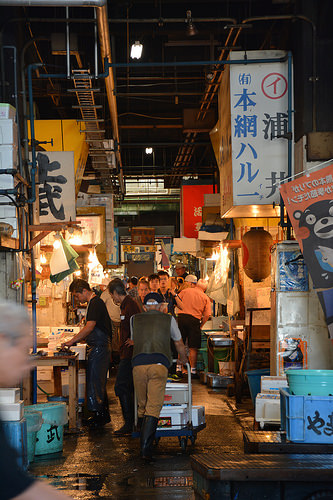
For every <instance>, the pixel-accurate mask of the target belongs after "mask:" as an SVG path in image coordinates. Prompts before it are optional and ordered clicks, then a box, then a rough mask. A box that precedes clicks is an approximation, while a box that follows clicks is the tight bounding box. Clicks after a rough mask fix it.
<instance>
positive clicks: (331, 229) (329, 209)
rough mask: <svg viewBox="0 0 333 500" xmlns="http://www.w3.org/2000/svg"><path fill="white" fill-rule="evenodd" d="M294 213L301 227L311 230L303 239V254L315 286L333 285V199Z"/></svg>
mask: <svg viewBox="0 0 333 500" xmlns="http://www.w3.org/2000/svg"><path fill="white" fill-rule="evenodd" d="M293 215H294V218H295V219H296V220H298V221H299V227H300V228H307V229H308V230H309V235H308V237H307V238H305V239H303V256H304V259H305V262H306V264H307V266H308V268H309V272H310V274H311V277H312V280H313V284H314V287H315V288H331V287H333V200H322V201H317V202H316V203H313V204H312V205H310V206H309V207H307V208H306V209H305V210H304V212H302V211H300V210H296V211H295V212H294V214H293Z"/></svg>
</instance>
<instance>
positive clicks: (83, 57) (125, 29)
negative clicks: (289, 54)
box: [0, 0, 328, 198]
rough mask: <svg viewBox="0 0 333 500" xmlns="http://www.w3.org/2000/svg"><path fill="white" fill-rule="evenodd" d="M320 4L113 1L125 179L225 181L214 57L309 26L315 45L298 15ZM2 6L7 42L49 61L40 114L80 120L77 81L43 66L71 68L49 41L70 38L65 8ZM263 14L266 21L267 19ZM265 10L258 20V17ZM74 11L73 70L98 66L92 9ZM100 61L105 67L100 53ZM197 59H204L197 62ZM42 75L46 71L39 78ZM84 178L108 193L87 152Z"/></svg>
mask: <svg viewBox="0 0 333 500" xmlns="http://www.w3.org/2000/svg"><path fill="white" fill-rule="evenodd" d="M0 3H1V2H0ZM315 4H316V2H315V1H314V0H304V1H298V0H290V1H288V0H246V1H243V0H216V1H215V0H206V1H198V0H191V1H190V2H183V1H179V0H171V1H163V0H159V1H158V0H152V1H149V0H133V1H131V2H126V1H122V0H118V1H117V0H114V1H108V19H109V32H110V44H111V54H112V62H113V64H114V66H113V74H114V79H115V86H114V95H115V97H116V103H117V108H118V116H117V118H118V126H119V145H118V148H119V151H120V158H121V164H122V169H123V174H124V178H125V180H127V181H129V180H130V179H131V180H132V181H134V180H136V179H139V178H140V179H142V178H150V177H157V178H161V179H163V180H164V186H165V187H166V188H178V187H179V186H180V183H181V180H182V177H183V176H184V175H187V176H192V177H194V176H198V177H199V178H202V179H208V178H214V179H215V180H216V181H217V182H218V175H217V167H216V161H215V157H214V153H213V150H212V147H211V144H210V139H209V130H211V128H212V126H213V124H214V123H215V121H216V117H217V90H218V83H219V79H220V77H221V72H222V71H223V65H219V64H216V63H212V62H211V61H217V60H219V59H220V60H221V59H226V58H227V57H228V54H229V52H230V50H263V49H272V48H274V49H285V50H292V49H293V46H294V45H295V36H294V35H295V33H296V34H297V33H299V34H301V33H302V29H303V30H305V32H306V33H307V35H308V38H307V40H310V42H306V43H311V23H309V22H308V20H304V19H303V20H302V19H300V18H297V19H296V18H294V19H292V17H293V16H295V15H298V16H300V15H302V16H308V17H310V18H311V16H313V15H314V14H315V15H316V17H317V19H318V18H319V19H320V18H322V17H323V16H325V13H324V11H325V5H326V6H327V4H328V3H327V2H326V0H325V1H324V2H318V3H317V4H316V6H315ZM319 4H322V8H321V7H320V5H319ZM324 4H325V5H324ZM0 10H1V12H0V13H1V21H2V25H1V33H2V40H3V43H6V44H7V45H9V44H10V43H15V44H16V45H17V46H18V47H21V48H22V47H23V46H24V45H25V44H27V47H26V49H25V57H24V62H23V65H27V64H29V63H35V62H36V63H42V64H43V66H42V67H41V68H40V70H39V71H38V72H34V75H33V97H34V101H35V106H36V117H38V118H41V119H60V118H62V119H69V118H71V119H73V118H75V119H81V116H80V110H79V109H78V107H77V106H76V107H75V105H76V104H77V102H76V97H75V94H74V93H73V92H72V91H69V90H70V89H72V88H73V83H72V82H71V80H69V79H66V78H52V77H50V78H45V73H46V72H47V73H51V74H53V73H56V74H59V73H61V74H63V73H66V56H65V52H64V50H58V51H57V52H58V54H57V55H54V54H52V49H53V52H54V51H55V47H56V46H58V48H59V35H57V34H61V37H62V39H63V42H62V43H63V46H65V33H66V25H67V24H66V23H65V22H64V21H65V18H66V10H65V7H29V6H26V7H16V8H14V7H8V6H7V7H0ZM188 10H190V11H191V16H192V20H193V24H194V25H195V29H196V32H195V33H194V34H193V32H192V33H189V22H188V17H187V16H188V14H187V11H188ZM265 16H267V19H266V20H263V19H262V18H263V17H265ZM281 16H282V17H281ZM258 17H260V18H261V19H260V20H259V19H254V18H258ZM68 18H69V19H68V20H69V23H68V26H69V33H70V39H71V43H72V44H73V46H72V47H71V58H70V63H71V71H73V70H80V69H81V70H89V71H90V72H91V73H93V72H94V71H95V35H96V31H95V30H96V27H95V23H94V9H93V8H91V7H70V8H69V9H68ZM247 20H248V21H247ZM303 21H305V22H303ZM235 23H236V24H235ZM241 23H242V26H241V27H239V25H240V24H241ZM301 27H302V28H301ZM192 31H193V30H192ZM54 37H55V38H54ZM33 39H34V41H33V42H32V40H33ZM51 39H53V42H52V43H51ZM54 40H56V41H54ZM136 40H140V42H141V43H142V44H143V46H144V47H143V56H142V58H141V59H140V60H139V61H138V62H137V63H136V65H135V66H133V61H132V60H131V59H130V57H129V48H130V45H131V44H132V43H133V42H134V41H136ZM29 42H30V43H29ZM298 42H299V40H298ZM97 45H98V44H97ZM60 46H61V44H60ZM60 48H61V47H60ZM310 48H311V47H310ZM98 51H99V46H98ZM20 56H22V53H20ZM310 58H311V56H310V57H308V58H307V61H309V60H310ZM98 61H99V68H98V71H99V73H101V72H102V71H103V68H102V60H101V56H100V53H99V54H98ZM198 61H201V62H202V63H200V64H197V63H198ZM191 62H192V64H191ZM193 63H195V64H193ZM302 64H305V63H304V61H303V63H302ZM3 65H5V63H4V62H3ZM41 74H44V78H40V76H41ZM310 74H311V70H310ZM296 79H297V78H296ZM91 82H92V86H93V88H96V89H99V91H96V92H94V103H95V105H96V106H99V107H98V108H96V109H98V112H97V116H98V118H99V119H101V120H104V121H103V129H104V130H105V137H106V138H112V137H114V134H113V130H112V119H111V116H110V112H109V105H108V99H107V95H106V91H105V87H104V85H103V81H102V80H91ZM308 86H310V87H311V83H309V82H308V81H307V83H306V85H305V90H304V89H303V90H304V92H305V93H306V92H307V88H308ZM6 92H9V91H8V88H7V89H6V87H5V83H4V82H3V86H2V94H3V98H6ZM304 92H303V91H302V95H303V94H304ZM296 101H297V97H296ZM73 106H74V107H73ZM146 146H151V147H153V149H154V154H153V155H146V154H145V147H146ZM117 168H118V170H119V165H118V167H117ZM93 177H95V179H93ZM85 179H86V181H85V182H84V183H83V188H84V187H87V183H94V184H98V183H99V184H101V188H102V191H103V179H101V178H100V176H99V172H98V171H96V169H95V168H94V166H93V162H92V161H91V159H89V158H88V162H87V166H86V171H85ZM99 179H100V180H99ZM117 189H118V187H117ZM118 194H119V193H118ZM120 198H121V196H120Z"/></svg>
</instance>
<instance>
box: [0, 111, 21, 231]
mask: <svg viewBox="0 0 333 500" xmlns="http://www.w3.org/2000/svg"><path fill="white" fill-rule="evenodd" d="M15 115H16V110H15V108H13V106H11V105H10V104H5V103H0V171H1V170H3V169H8V168H10V169H16V168H17V166H18V140H17V124H16V122H15ZM15 186H16V180H15V178H14V176H13V175H12V174H1V175H0V189H1V190H3V189H5V190H12V189H14V188H15ZM11 197H12V198H14V199H15V195H13V194H11ZM10 202H11V200H10V199H9V198H8V197H7V196H5V195H0V223H1V222H2V223H6V224H10V225H11V226H12V227H13V229H14V232H13V235H12V236H13V237H14V238H15V237H17V217H16V207H15V206H14V205H9V203H10ZM4 203H5V204H4Z"/></svg>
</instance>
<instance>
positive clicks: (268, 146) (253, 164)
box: [225, 51, 292, 215]
mask: <svg viewBox="0 0 333 500" xmlns="http://www.w3.org/2000/svg"><path fill="white" fill-rule="evenodd" d="M285 55H286V53H285V52H284V51H251V52H246V54H245V53H244V52H232V54H231V56H230V59H231V60H238V59H243V58H244V57H246V58H247V60H250V59H268V58H269V59H278V58H282V57H284V56H285ZM288 85H292V82H288V63H287V61H286V62H272V63H254V64H248V65H246V64H244V65H243V64H231V65H230V108H231V141H232V191H233V196H232V205H233V206H239V205H272V204H273V203H276V202H278V201H279V190H278V188H277V183H279V182H281V181H282V180H283V179H284V178H285V177H287V170H288V164H287V163H288V162H287V159H288V156H287V155H288V140H287V138H288V135H287V134H288ZM225 208H227V207H225ZM229 208H231V207H229ZM231 215H232V214H231Z"/></svg>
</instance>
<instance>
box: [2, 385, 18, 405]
mask: <svg viewBox="0 0 333 500" xmlns="http://www.w3.org/2000/svg"><path fill="white" fill-rule="evenodd" d="M18 401H20V389H19V388H18V387H8V388H2V389H0V404H3V403H17V402H18Z"/></svg>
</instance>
